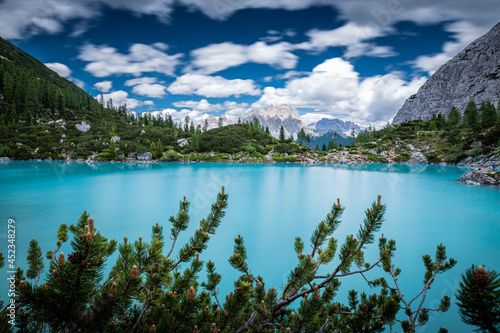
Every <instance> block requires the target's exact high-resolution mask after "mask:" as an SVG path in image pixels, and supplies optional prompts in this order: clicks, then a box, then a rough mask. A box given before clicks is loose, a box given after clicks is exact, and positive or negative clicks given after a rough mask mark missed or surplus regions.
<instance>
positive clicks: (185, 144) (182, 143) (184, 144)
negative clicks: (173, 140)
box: [177, 139, 189, 148]
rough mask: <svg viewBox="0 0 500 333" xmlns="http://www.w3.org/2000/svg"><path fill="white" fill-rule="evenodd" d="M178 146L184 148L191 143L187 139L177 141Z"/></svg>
mask: <svg viewBox="0 0 500 333" xmlns="http://www.w3.org/2000/svg"><path fill="white" fill-rule="evenodd" d="M177 144H178V145H179V147H181V148H184V147H186V146H187V145H188V144H189V142H188V140H186V139H179V140H177Z"/></svg>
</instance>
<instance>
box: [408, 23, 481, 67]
mask: <svg viewBox="0 0 500 333" xmlns="http://www.w3.org/2000/svg"><path fill="white" fill-rule="evenodd" d="M445 30H446V31H448V32H451V33H453V35H454V38H455V41H452V42H446V43H444V44H443V48H442V52H441V53H438V54H434V55H425V56H419V57H417V59H416V60H415V62H414V65H415V67H416V68H418V69H420V70H422V71H426V72H429V74H432V73H434V71H436V70H437V69H438V68H439V67H440V66H441V65H443V64H444V63H446V62H447V61H448V60H450V59H451V58H453V57H454V56H455V55H456V54H457V53H459V52H460V51H462V50H463V49H464V48H465V47H466V46H467V45H468V44H470V43H471V42H472V41H473V40H474V39H476V38H477V36H478V35H482V34H484V33H485V32H486V31H483V29H482V28H479V27H477V26H474V25H472V24H471V23H468V22H465V21H461V22H455V23H451V24H448V25H446V27H445Z"/></svg>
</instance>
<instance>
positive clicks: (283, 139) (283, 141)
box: [279, 125, 285, 143]
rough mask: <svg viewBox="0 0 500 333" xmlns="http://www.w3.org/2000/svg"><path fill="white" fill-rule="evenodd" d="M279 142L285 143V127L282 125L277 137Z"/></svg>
mask: <svg viewBox="0 0 500 333" xmlns="http://www.w3.org/2000/svg"><path fill="white" fill-rule="evenodd" d="M279 141H280V143H285V128H284V127H283V125H281V127H280V137H279Z"/></svg>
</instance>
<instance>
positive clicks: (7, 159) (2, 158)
mask: <svg viewBox="0 0 500 333" xmlns="http://www.w3.org/2000/svg"><path fill="white" fill-rule="evenodd" d="M8 161H10V158H8V157H6V156H5V157H0V162H8Z"/></svg>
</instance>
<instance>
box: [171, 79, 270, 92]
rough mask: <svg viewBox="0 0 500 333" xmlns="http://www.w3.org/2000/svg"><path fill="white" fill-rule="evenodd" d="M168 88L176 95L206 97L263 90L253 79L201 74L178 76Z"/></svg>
mask: <svg viewBox="0 0 500 333" xmlns="http://www.w3.org/2000/svg"><path fill="white" fill-rule="evenodd" d="M167 90H168V92H169V93H171V94H174V95H193V94H194V95H199V96H204V97H229V96H233V95H234V96H236V97H239V96H240V95H252V96H256V95H259V94H260V92H261V91H260V89H259V88H257V86H256V85H255V82H254V81H253V80H241V79H234V80H228V79H225V78H223V77H222V76H208V75H201V74H184V75H183V76H180V77H178V78H177V79H176V80H175V81H174V82H173V83H172V84H171V85H170V86H169V87H168V89H167Z"/></svg>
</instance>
